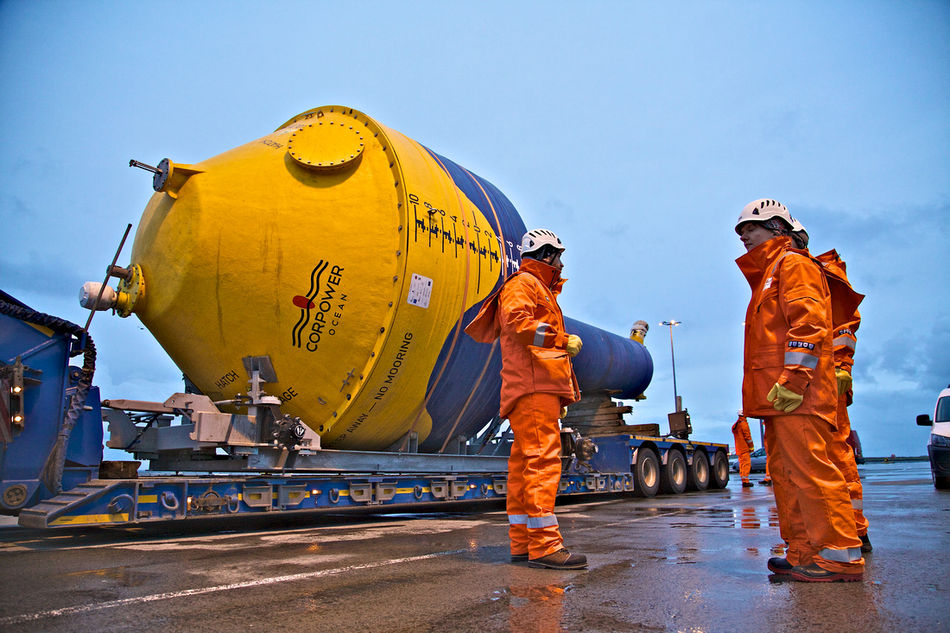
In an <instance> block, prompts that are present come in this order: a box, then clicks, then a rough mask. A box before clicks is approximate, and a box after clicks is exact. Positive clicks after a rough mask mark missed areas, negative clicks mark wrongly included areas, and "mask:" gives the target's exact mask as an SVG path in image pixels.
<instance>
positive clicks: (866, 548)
mask: <svg viewBox="0 0 950 633" xmlns="http://www.w3.org/2000/svg"><path fill="white" fill-rule="evenodd" d="M858 538H859V539H861V553H862V554H867V553H869V552H871V550H873V549H874V547H872V546H871V539H870V538H868V535H867V534H861V535H859V536H858Z"/></svg>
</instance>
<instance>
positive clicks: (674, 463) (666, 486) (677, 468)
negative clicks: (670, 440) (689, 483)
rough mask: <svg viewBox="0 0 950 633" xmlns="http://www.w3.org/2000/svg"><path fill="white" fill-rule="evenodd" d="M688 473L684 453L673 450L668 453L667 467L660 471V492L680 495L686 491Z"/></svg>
mask: <svg viewBox="0 0 950 633" xmlns="http://www.w3.org/2000/svg"><path fill="white" fill-rule="evenodd" d="M688 471H689V468H688V467H687V466H686V458H685V457H684V456H683V453H681V452H679V451H678V450H675V449H672V448H671V449H670V450H669V451H667V453H666V466H664V467H663V468H662V469H661V470H660V492H662V493H664V494H674V495H678V494H680V493H681V492H683V491H684V490H686V477H687V472H688Z"/></svg>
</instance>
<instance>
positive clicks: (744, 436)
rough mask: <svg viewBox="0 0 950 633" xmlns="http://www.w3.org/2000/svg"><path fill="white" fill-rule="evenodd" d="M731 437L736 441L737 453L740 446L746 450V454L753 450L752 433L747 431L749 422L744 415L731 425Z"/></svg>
mask: <svg viewBox="0 0 950 633" xmlns="http://www.w3.org/2000/svg"><path fill="white" fill-rule="evenodd" d="M732 435H733V437H735V440H736V452H737V453H738V452H739V447H740V445H741V446H743V447H744V448H745V449H746V452H749V451H751V450H754V449H755V444H754V443H753V442H752V431H750V430H749V421H748V420H747V419H746V417H745V416H744V415H740V416H739V419H738V420H736V423H735V424H733V425H732ZM740 441H741V444H740Z"/></svg>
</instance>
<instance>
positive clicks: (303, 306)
mask: <svg viewBox="0 0 950 633" xmlns="http://www.w3.org/2000/svg"><path fill="white" fill-rule="evenodd" d="M342 281H343V267H342V266H331V265H330V262H328V261H325V260H322V259H321V260H320V261H318V262H317V265H316V266H314V267H313V270H312V271H310V289H309V290H307V294H306V295H294V298H293V303H294V305H295V306H297V307H298V308H300V318H299V319H298V320H297V323H296V325H294V329H293V332H292V333H291V334H292V336H293V346H294V347H297V348H305V349H306V350H307V351H308V352H315V351H317V349H318V348H319V346H320V341H321V339H323V338H324V337H326V336H334V335H335V334H336V328H337V327H339V326H340V323H341V320H342V319H343V308H344V307H345V306H346V295H345V294H342V293H341V292H340V283H341V282H342Z"/></svg>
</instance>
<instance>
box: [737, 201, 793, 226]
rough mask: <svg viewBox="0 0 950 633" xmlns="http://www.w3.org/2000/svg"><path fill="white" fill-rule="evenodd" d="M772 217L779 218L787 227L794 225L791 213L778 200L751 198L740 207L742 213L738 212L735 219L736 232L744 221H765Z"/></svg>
mask: <svg viewBox="0 0 950 633" xmlns="http://www.w3.org/2000/svg"><path fill="white" fill-rule="evenodd" d="M772 218H781V220H782V221H784V222H785V223H786V224H788V226H789V227H792V226H794V222H795V219H794V218H792V214H791V213H789V212H788V209H787V208H786V207H785V205H784V204H782V203H781V202H779V201H778V200H771V199H769V198H759V199H758V200H753V201H752V202H750V203H749V204H747V205H745V206H744V207H743V208H742V213H740V214H739V219H738V220H737V221H736V233H738V232H739V227H740V226H741V225H743V224H745V223H746V222H765V221H767V220H771V219H772Z"/></svg>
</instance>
